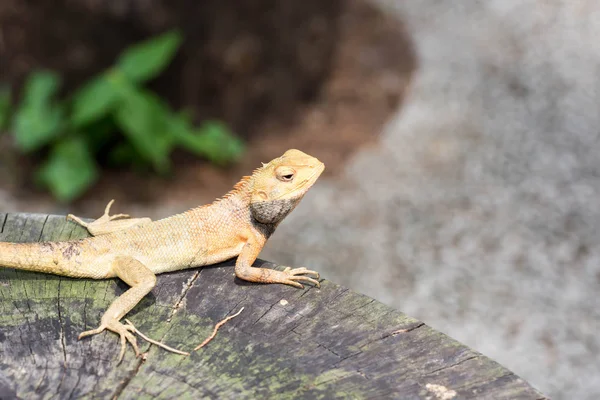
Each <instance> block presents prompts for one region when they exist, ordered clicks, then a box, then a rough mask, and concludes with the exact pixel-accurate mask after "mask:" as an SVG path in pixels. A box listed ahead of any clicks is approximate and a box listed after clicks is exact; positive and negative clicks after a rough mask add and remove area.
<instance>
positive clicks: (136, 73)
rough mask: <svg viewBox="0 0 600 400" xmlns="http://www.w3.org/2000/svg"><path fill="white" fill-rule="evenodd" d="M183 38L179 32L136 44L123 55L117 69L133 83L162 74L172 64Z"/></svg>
mask: <svg viewBox="0 0 600 400" xmlns="http://www.w3.org/2000/svg"><path fill="white" fill-rule="evenodd" d="M182 41H183V37H182V35H181V33H180V32H179V31H178V30H173V31H170V32H167V33H164V34H162V35H160V36H158V37H155V38H152V39H150V40H146V41H144V42H142V43H139V44H136V45H134V46H132V47H130V48H128V49H127V50H125V52H123V54H121V56H120V57H119V59H118V61H117V68H118V69H119V70H120V71H121V72H123V73H124V74H125V76H126V77H127V78H129V79H130V80H131V81H133V82H137V83H139V82H143V81H146V80H148V79H152V78H154V77H156V76H157V75H158V74H160V73H161V72H162V71H163V70H164V68H165V67H166V66H167V65H168V64H169V63H170V62H171V60H172V59H173V57H174V56H175V53H176V52H177V49H178V48H179V46H180V45H181V42H182Z"/></svg>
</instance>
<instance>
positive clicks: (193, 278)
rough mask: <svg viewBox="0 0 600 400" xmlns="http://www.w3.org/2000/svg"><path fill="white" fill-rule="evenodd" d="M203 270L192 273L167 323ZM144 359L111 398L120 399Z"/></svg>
mask: <svg viewBox="0 0 600 400" xmlns="http://www.w3.org/2000/svg"><path fill="white" fill-rule="evenodd" d="M201 272H202V270H198V271H196V272H195V273H194V275H192V277H191V278H190V279H188V281H187V284H186V285H185V287H184V288H183V290H182V292H181V295H180V297H179V300H177V301H176V302H175V304H174V305H173V306H172V307H171V308H172V310H171V313H170V314H169V317H168V318H167V321H166V323H167V324H170V323H171V320H172V319H173V317H174V316H175V314H176V313H177V311H178V310H179V308H180V307H181V303H182V302H183V300H184V299H185V297H186V296H187V294H188V292H189V291H190V289H191V288H192V286H194V283H195V282H196V280H197V279H198V278H199V277H200V273H201ZM168 333H169V330H167V331H166V332H165V333H164V335H162V337H161V338H160V340H159V341H160V342H162V341H163V340H164V339H165V337H166V336H167V334H168ZM153 346H155V345H153V344H150V346H148V350H147V352H148V353H149V352H150V349H151V348H152V347H153ZM144 361H145V360H144V359H140V361H139V362H138V364H137V366H136V368H135V370H134V371H133V373H131V374H129V376H128V377H127V378H126V379H125V380H124V381H123V382H122V384H121V385H120V386H119V387H118V388H117V390H116V391H115V393H114V394H113V396H111V399H118V398H119V396H120V395H121V394H122V393H123V391H124V390H125V389H126V388H127V386H129V384H130V383H131V381H132V380H133V379H134V378H135V377H136V375H137V374H138V372H139V371H140V369H141V367H142V364H143V363H144Z"/></svg>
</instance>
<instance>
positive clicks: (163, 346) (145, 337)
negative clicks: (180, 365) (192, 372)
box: [125, 319, 190, 356]
mask: <svg viewBox="0 0 600 400" xmlns="http://www.w3.org/2000/svg"><path fill="white" fill-rule="evenodd" d="M125 322H127V323H128V324H129V326H131V329H133V330H134V332H135V333H137V334H138V335H140V336H141V337H142V339H144V340H145V341H147V342H150V343H152V344H155V345H157V346H158V347H162V348H163V349H165V350H167V351H170V352H173V353H177V354H181V355H182V356H189V355H190V353H188V352H185V351H181V350H177V349H174V348H172V347H169V346H167V345H166V344H164V343H161V342H158V341H156V340H154V339H150V338H149V337H148V336H146V335H144V334H143V333H142V332H140V331H138V330H137V328H136V327H135V326H133V324H132V323H131V322H130V321H129V320H128V319H125Z"/></svg>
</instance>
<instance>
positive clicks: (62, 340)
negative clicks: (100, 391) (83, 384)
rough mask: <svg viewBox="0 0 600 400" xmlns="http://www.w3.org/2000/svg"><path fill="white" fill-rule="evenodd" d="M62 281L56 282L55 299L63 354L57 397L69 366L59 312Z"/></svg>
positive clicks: (62, 324)
mask: <svg viewBox="0 0 600 400" xmlns="http://www.w3.org/2000/svg"><path fill="white" fill-rule="evenodd" d="M62 281H63V280H62V279H59V280H58V288H57V290H58V293H57V298H56V305H57V309H58V324H59V325H60V331H59V340H60V345H61V347H62V353H63V367H64V370H63V374H62V376H61V378H60V383H59V384H58V387H57V388H56V394H57V395H58V394H59V393H60V388H61V387H62V384H63V382H64V380H65V377H66V376H67V370H68V368H69V364H68V363H67V344H66V343H65V331H64V322H63V318H62V313H61V311H60V308H61V306H60V287H61V283H62Z"/></svg>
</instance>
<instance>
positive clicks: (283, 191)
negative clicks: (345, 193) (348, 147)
mask: <svg viewBox="0 0 600 400" xmlns="http://www.w3.org/2000/svg"><path fill="white" fill-rule="evenodd" d="M324 169H325V164H323V163H322V162H321V161H319V160H317V159H316V158H315V157H311V156H309V155H308V154H306V153H303V152H301V151H300V150H288V151H286V152H285V153H284V154H283V155H282V156H281V157H278V158H276V159H274V160H272V161H271V162H269V163H268V164H263V166H262V168H259V169H257V170H256V171H255V173H254V174H253V175H252V178H251V179H252V185H251V187H252V198H251V202H250V210H251V211H252V216H253V217H254V219H256V220H257V221H258V222H261V223H263V224H277V223H279V222H280V221H281V220H283V219H284V218H285V217H286V215H288V214H289V213H290V212H291V211H292V210H293V209H294V207H296V205H298V203H299V202H300V200H302V197H304V195H305V194H306V192H307V191H308V189H310V187H311V186H312V185H313V184H314V183H315V181H316V180H317V179H318V178H319V176H320V175H321V173H322V172H323V170H324Z"/></svg>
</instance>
